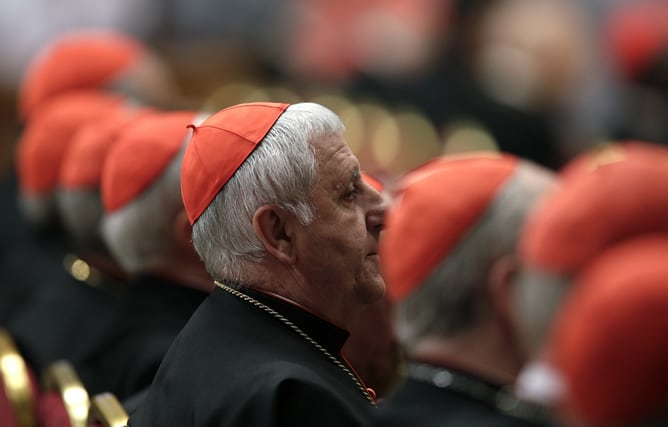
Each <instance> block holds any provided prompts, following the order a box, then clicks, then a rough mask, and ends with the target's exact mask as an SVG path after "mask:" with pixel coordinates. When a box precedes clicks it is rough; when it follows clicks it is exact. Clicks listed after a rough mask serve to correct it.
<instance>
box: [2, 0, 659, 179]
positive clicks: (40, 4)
mask: <svg viewBox="0 0 668 427" xmlns="http://www.w3.org/2000/svg"><path fill="white" fill-rule="evenodd" d="M667 4H668V2H666V1H664V0H660V1H656V0H649V1H648V0H367V1H364V2H359V1H354V0H281V1H278V0H105V1H103V2H91V1H84V0H60V1H58V2H54V1H51V0H3V1H2V2H0V138H1V142H2V144H1V149H2V151H1V153H2V156H1V159H2V167H3V170H4V169H6V167H7V166H8V165H9V164H10V162H11V161H12V159H13V156H14V154H13V152H14V144H15V141H16V139H17V136H18V134H19V133H20V131H21V128H20V124H19V121H18V120H17V117H16V92H17V88H18V86H19V84H20V81H21V77H22V75H23V73H24V71H25V68H26V67H27V65H28V63H29V61H30V60H31V59H32V58H33V57H34V55H35V54H36V52H38V51H39V50H40V49H42V48H43V47H44V46H45V45H46V44H47V43H49V42H50V41H51V40H53V39H54V38H55V37H56V36H58V35H59V34H61V33H63V32H65V31H68V30H72V29H79V28H91V27H96V28H100V27H105V28H115V29H119V30H122V31H125V32H127V33H129V34H131V35H133V36H135V37H137V38H139V39H140V40H143V41H144V42H146V43H147V44H148V45H149V46H151V47H152V48H153V49H154V50H155V51H156V52H157V53H158V54H159V55H160V56H162V57H163V59H164V60H165V61H167V63H168V64H169V66H170V67H171V70H172V72H173V76H174V78H175V81H176V84H177V88H178V94H177V95H176V96H175V97H174V99H173V106H175V107H176V106H179V107H192V108H198V109H208V110H212V111H215V110H218V109H220V108H223V107H226V106H228V105H232V104H235V103H239V102H245V101H253V100H273V101H285V102H295V101H299V100H312V101H317V102H320V103H322V104H324V105H326V106H328V107H329V108H331V109H332V110H334V111H335V112H337V113H339V114H340V115H341V117H342V118H343V120H344V122H345V124H346V126H347V128H348V132H347V138H348V142H349V143H350V145H351V146H352V147H353V149H354V150H355V152H356V154H357V155H358V157H359V158H360V161H361V163H362V165H363V167H365V169H367V170H369V171H370V172H372V173H375V174H378V175H381V176H382V175H383V174H389V175H393V174H396V173H400V172H403V171H405V170H407V169H410V168H412V167H414V166H416V165H418V164H419V163H421V162H423V161H424V160H426V159H428V158H431V157H433V156H435V155H437V154H440V153H442V152H447V153H450V152H459V151H466V150H470V149H473V148H477V147H490V146H496V147H498V148H500V149H502V150H504V151H507V152H511V153H515V154H518V155H520V156H523V157H526V158H529V159H532V160H534V161H536V162H538V163H541V164H543V165H547V166H549V167H553V168H556V167H558V166H560V165H562V164H563V163H564V162H565V161H567V160H568V159H570V158H572V156H573V155H574V154H577V153H579V152H581V151H582V150H584V149H586V148H590V147H592V146H595V145H597V144H600V143H602V142H604V141H607V140H610V139H643V140H648V141H654V142H661V143H664V142H668V25H667V24H666V23H667V22H668V6H666V5H667Z"/></svg>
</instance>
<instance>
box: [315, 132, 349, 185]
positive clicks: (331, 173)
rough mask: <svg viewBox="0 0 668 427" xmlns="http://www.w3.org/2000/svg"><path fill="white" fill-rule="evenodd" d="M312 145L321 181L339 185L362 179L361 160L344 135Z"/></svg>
mask: <svg viewBox="0 0 668 427" xmlns="http://www.w3.org/2000/svg"><path fill="white" fill-rule="evenodd" d="M312 145H313V148H314V151H315V158H316V161H317V162H318V175H319V177H320V179H319V181H320V182H322V183H323V184H325V185H327V183H330V184H333V185H339V183H348V182H350V181H351V180H354V179H360V177H361V171H360V165H359V161H358V160H357V157H356V156H355V154H354V153H353V152H352V150H351V149H350V146H348V144H347V143H346V141H345V139H344V138H343V137H342V136H332V137H330V138H327V139H324V140H322V141H317V142H315V143H313V144H312Z"/></svg>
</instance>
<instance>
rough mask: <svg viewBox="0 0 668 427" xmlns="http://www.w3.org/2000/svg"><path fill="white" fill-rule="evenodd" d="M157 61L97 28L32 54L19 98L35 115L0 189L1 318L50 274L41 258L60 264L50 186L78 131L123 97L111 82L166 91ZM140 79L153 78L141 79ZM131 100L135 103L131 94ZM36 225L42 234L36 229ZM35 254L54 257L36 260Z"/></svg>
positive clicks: (24, 110)
mask: <svg viewBox="0 0 668 427" xmlns="http://www.w3.org/2000/svg"><path fill="white" fill-rule="evenodd" d="M155 64H157V62H156V60H155V59H154V57H153V55H152V54H151V53H150V52H149V51H148V49H147V48H146V47H145V46H143V45H142V44H141V43H140V42H138V41H136V40H133V39H131V38H130V37H128V36H126V35H123V34H119V33H117V32H113V31H103V30H88V31H81V32H77V33H72V34H67V35H64V36H63V37H62V38H59V39H58V40H54V41H53V42H52V43H51V44H49V46H48V47H47V48H45V49H44V50H43V51H41V52H40V53H39V54H37V55H36V56H35V58H33V62H31V64H30V66H29V67H28V70H27V71H26V73H25V76H24V79H23V82H22V86H21V89H20V93H19V97H18V98H19V100H18V104H19V106H20V108H21V114H22V118H23V119H24V120H27V119H28V116H29V115H30V114H33V115H34V116H38V117H33V118H32V119H31V120H30V121H29V123H26V128H25V130H24V132H23V135H22V136H21V137H20V139H19V141H18V144H17V164H16V173H17V174H18V177H15V176H14V171H13V170H11V171H10V172H9V175H8V176H7V177H6V179H5V180H3V182H2V193H0V197H2V199H3V200H4V201H5V202H6V205H7V209H5V210H3V213H4V215H5V217H4V219H5V220H4V221H3V222H2V228H1V229H0V231H1V232H2V236H3V239H2V243H3V245H2V259H1V263H2V267H1V268H0V271H2V274H3V276H4V277H3V280H2V282H3V287H2V292H3V293H6V298H2V301H3V304H4V305H6V306H7V307H2V308H1V309H0V316H1V317H3V318H10V317H11V315H12V314H11V312H12V310H14V309H15V308H16V307H19V306H21V305H22V304H23V301H25V300H26V298H29V296H30V294H31V292H32V288H33V287H34V286H33V285H36V284H37V283H40V282H41V281H42V280H43V279H44V278H45V277H48V276H49V274H48V273H47V272H48V271H49V268H50V267H46V265H48V264H49V263H52V264H53V263H54V262H55V263H57V265H58V264H60V262H61V260H62V257H63V255H64V252H65V250H66V249H65V245H64V244H63V243H62V242H61V241H59V240H62V239H61V238H59V237H58V234H59V232H58V231H57V230H58V229H59V227H60V224H59V218H58V213H57V209H56V206H55V188H56V182H57V177H58V173H59V168H60V166H61V163H62V158H63V156H64V153H65V151H66V149H67V147H68V146H69V144H70V142H71V139H72V137H73V135H74V134H75V132H76V130H78V129H79V127H80V126H81V125H83V124H85V123H86V122H87V121H89V120H95V119H98V118H100V117H102V116H105V115H107V114H111V111H112V110H113V109H115V108H116V106H117V105H120V104H122V103H125V102H128V98H125V97H124V96H122V95H120V94H118V93H113V91H112V90H111V89H110V88H109V87H108V86H109V85H111V84H112V83H113V84H118V85H121V86H124V87H128V86H131V87H135V86H138V87H139V88H141V91H139V92H134V93H133V95H137V96H139V94H145V93H151V94H153V95H152V96H149V97H148V99H157V98H159V97H162V98H163V99H164V98H165V97H168V94H170V93H171V92H170V90H169V88H168V86H165V87H162V86H163V83H164V82H165V81H166V80H167V79H165V78H162V77H161V76H163V75H164V74H165V69H164V67H163V66H157V65H155ZM137 81H138V82H137ZM146 81H153V82H154V83H151V84H148V85H147V84H145V83H140V82H146ZM130 82H135V83H130ZM144 86H145V87H146V88H148V89H146V88H144ZM104 89H109V90H104ZM135 89H137V87H135ZM149 89H150V90H149ZM163 91H164V93H163ZM129 92H132V91H129ZM160 94H162V95H160ZM131 102H137V101H136V98H132V101H131ZM84 104H86V105H85V106H84ZM16 178H18V182H17V180H16ZM17 186H19V187H20V191H17ZM17 199H18V200H19V205H18V206H17ZM19 210H20V211H21V212H19ZM37 230H39V231H40V232H41V235H40V236H36V235H35V233H34V231H37ZM53 231H56V232H53ZM44 232H46V233H44ZM41 256H44V257H45V258H53V259H52V260H48V259H47V260H40V257H41ZM26 263H28V264H29V265H30V267H29V268H26ZM55 268H56V269H57V270H60V267H59V266H58V267H55ZM43 269H44V270H43ZM3 322H4V321H3Z"/></svg>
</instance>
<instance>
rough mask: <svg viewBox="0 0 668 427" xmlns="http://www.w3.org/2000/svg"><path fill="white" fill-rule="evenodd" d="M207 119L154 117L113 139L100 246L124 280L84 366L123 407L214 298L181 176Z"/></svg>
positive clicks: (178, 115)
mask: <svg viewBox="0 0 668 427" xmlns="http://www.w3.org/2000/svg"><path fill="white" fill-rule="evenodd" d="M205 116H206V114H203V115H198V114H197V113H196V112H194V111H175V112H164V113H162V112H161V113H152V114H147V115H144V116H142V117H140V118H138V119H137V120H135V121H134V122H133V123H132V124H131V125H130V126H128V127H127V128H126V129H124V131H123V132H122V133H121V134H120V135H119V140H118V141H117V143H116V144H114V146H113V147H111V149H110V152H109V154H108V155H107V158H106V159H105V163H104V169H103V172H102V200H103V203H104V209H105V214H104V217H103V220H102V231H103V237H104V241H105V242H106V244H107V246H108V247H109V249H110V250H111V252H112V254H114V256H115V258H116V259H117V260H118V262H119V263H120V265H121V267H122V268H123V269H124V270H125V271H126V272H127V273H128V275H129V276H130V282H129V284H128V290H127V295H126V297H125V299H124V300H123V306H122V307H121V309H120V310H119V312H118V316H117V318H116V319H115V322H114V323H113V324H112V325H110V328H109V329H108V330H107V331H105V337H106V340H105V343H104V345H102V346H98V348H96V351H95V352H94V353H91V354H89V355H88V358H87V359H86V360H85V361H84V363H83V365H84V368H85V369H87V370H90V371H91V372H94V373H95V374H96V375H97V380H98V381H97V384H100V385H106V387H105V388H102V389H97V390H91V391H92V392H93V393H98V392H102V391H111V392H113V393H114V394H115V395H116V397H118V398H119V399H120V400H123V399H126V398H128V397H130V396H132V395H134V394H135V393H137V392H139V391H141V390H143V389H144V388H146V387H148V386H149V385H150V384H151V381H152V379H153V375H154V374H155V372H156V370H157V369H158V366H159V364H160V361H161V360H162V358H163V356H164V354H165V353H166V351H167V348H168V347H169V345H170V344H171V342H172V340H173V339H174V337H175V336H176V334H177V333H178V332H179V330H180V329H181V328H182V327H183V325H184V324H185V323H186V321H187V320H188V318H189V317H190V315H191V314H192V313H193V311H195V309H196V308H197V306H198V305H199V304H200V303H201V302H202V300H203V299H204V297H205V296H206V295H207V294H208V293H209V292H210V291H211V290H212V288H213V283H212V281H211V277H210V276H209V274H208V273H207V272H206V270H205V269H204V265H203V264H202V262H201V261H200V260H199V257H198V256H197V253H196V252H195V250H194V248H193V246H192V243H191V242H190V234H191V228H190V224H188V219H187V216H186V213H185V209H184V207H183V202H182V201H181V187H180V179H179V174H180V170H181V160H182V157H183V151H184V148H185V145H186V144H187V142H188V140H189V138H190V132H191V131H190V130H189V129H188V128H187V126H188V125H189V124H190V123H193V122H195V123H198V121H200V120H202V118H203V117H205Z"/></svg>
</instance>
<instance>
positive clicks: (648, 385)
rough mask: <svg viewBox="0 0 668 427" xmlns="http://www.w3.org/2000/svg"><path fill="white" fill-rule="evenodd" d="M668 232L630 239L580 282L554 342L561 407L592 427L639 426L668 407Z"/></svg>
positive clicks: (558, 321) (597, 261) (562, 315)
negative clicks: (562, 393) (561, 387)
mask: <svg viewBox="0 0 668 427" xmlns="http://www.w3.org/2000/svg"><path fill="white" fill-rule="evenodd" d="M667 259H668V236H667V235H662V234H657V235H652V236H646V237H642V238H638V239H633V240H629V241H627V242H624V243H622V244H620V245H618V246H616V247H613V248H612V249H610V250H608V251H606V252H604V253H603V254H601V255H600V256H599V257H597V258H596V259H595V260H594V261H592V263H591V264H590V265H589V266H588V267H587V268H586V269H585V270H584V271H583V274H582V275H581V276H580V277H579V278H578V279H577V283H576V286H575V288H574V292H573V293H572V294H571V295H570V296H569V299H568V300H567V301H566V303H565V304H564V308H563V309H562V311H561V312H560V314H559V316H558V317H557V319H556V323H555V329H554V334H553V336H552V340H551V341H550V346H549V350H548V351H549V355H550V357H551V359H552V363H553V364H554V366H555V367H556V368H557V371H558V372H559V373H560V375H561V377H562V380H563V381H564V383H565V386H566V389H565V396H563V397H564V400H563V401H562V402H560V403H561V407H560V409H561V410H562V411H565V413H566V414H569V415H570V416H571V417H572V416H573V415H575V417H578V418H581V419H583V420H584V421H586V422H587V425H591V426H608V425H635V423H637V422H638V421H648V420H649V419H651V418H652V416H655V415H657V414H658V413H659V412H662V411H665V408H666V406H667V405H668V371H667V370H666V360H668V263H666V260H667Z"/></svg>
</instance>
